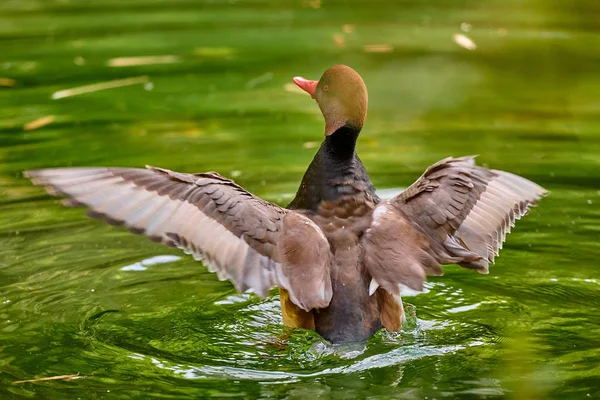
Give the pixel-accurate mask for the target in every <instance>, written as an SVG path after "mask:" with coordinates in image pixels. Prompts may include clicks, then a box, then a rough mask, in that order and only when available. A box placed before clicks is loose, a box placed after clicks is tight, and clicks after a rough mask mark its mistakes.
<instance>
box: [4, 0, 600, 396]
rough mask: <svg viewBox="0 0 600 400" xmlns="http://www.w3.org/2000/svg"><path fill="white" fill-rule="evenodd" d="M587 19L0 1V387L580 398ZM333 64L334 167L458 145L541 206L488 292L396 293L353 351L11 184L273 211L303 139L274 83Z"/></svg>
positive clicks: (307, 123)
mask: <svg viewBox="0 0 600 400" xmlns="http://www.w3.org/2000/svg"><path fill="white" fill-rule="evenodd" d="M599 13H600V9H599V6H598V5H597V4H596V3H595V2H590V1H583V0H577V1H569V2H564V1H558V0H548V1H541V0H520V1H516V0H509V1H495V0H491V1H487V2H481V1H474V0H465V1H417V0H405V1H383V0H380V1H377V2H358V1H350V2H348V1H345V2H341V1H340V2H337V1H326V0H323V1H318V0H311V1H309V0H306V1H304V0H298V1H278V2H267V1H230V2H220V1H191V0H176V1H153V0H130V1H74V0H70V1H67V0H62V1H54V0H45V1H34V0H19V1H11V0H7V1H4V2H2V3H1V4H0V48H1V50H2V51H1V56H0V78H5V79H3V80H0V82H1V83H2V85H3V87H0V104H1V107H0V144H1V147H0V397H2V398H9V399H10V398H15V399H16V398H44V399H64V398H82V399H90V398H105V399H121V398H122V399H125V398H199V397H210V396H216V397H218V396H231V397H234V396H235V397H241V398H291V399H295V398H298V399H302V398H340V399H342V398H393V397H402V398H409V399H410V398H414V399H422V398H517V399H525V398H527V399H534V398H537V399H547V398H555V399H570V398H573V399H576V398H600V384H599V383H598V382H600V368H599V366H598V365H599V362H598V361H599V360H600V339H599V338H600V311H599V307H598V304H600V275H599V268H598V259H597V258H598V256H599V255H600V245H599V244H598V243H599V241H600V228H599V222H600V210H599V208H598V204H600V96H598V94H599V93H600V83H599V81H598V65H599V64H598V62H599V59H600V53H599V52H598V49H600V27H599V24H598V18H597V16H598V15H599ZM455 34H463V35H466V36H468V37H469V38H470V39H471V40H472V41H473V42H474V43H475V44H476V45H477V49H475V50H471V51H470V50H468V49H465V48H463V47H460V46H459V45H458V44H457V43H456V42H455V41H454V40H453V36H454V35H455ZM149 56H156V57H158V58H150V59H148V58H146V59H139V58H133V59H132V57H149ZM159 56H160V57H159ZM123 58H125V59H123ZM115 59H116V60H115ZM131 60H133V61H131ZM140 60H141V61H140ZM131 63H133V64H137V65H129V66H126V64H131ZM336 63H345V64H349V65H351V66H353V67H354V68H355V69H357V70H358V71H359V72H360V73H361V74H362V75H363V77H364V79H365V81H366V83H367V85H368V88H369V95H370V110H369V117H368V120H367V124H366V125H365V129H364V131H363V133H362V134H361V138H360V142H359V146H358V151H359V154H360V156H361V158H362V159H363V162H364V163H365V165H366V167H367V169H368V170H369V172H370V174H371V176H372V180H373V182H374V183H375V185H376V186H377V187H378V188H380V189H390V188H401V187H406V186H408V185H409V184H410V183H411V182H412V181H414V180H415V179H416V178H417V177H418V176H419V175H420V174H421V173H422V171H423V170H424V169H425V168H426V167H427V166H428V165H430V164H432V163H434V162H435V161H437V160H439V159H441V158H443V157H446V156H448V155H453V156H460V155H465V154H479V155H480V156H479V158H478V162H479V163H480V164H483V165H486V166H490V167H493V168H498V169H505V170H508V171H511V172H515V173H518V174H521V175H523V176H525V177H527V178H529V179H532V180H534V181H536V182H538V183H540V184H542V185H543V186H545V187H546V188H548V189H549V190H550V191H551V196H550V197H548V198H546V199H544V200H543V201H542V202H541V204H540V206H539V207H537V208H535V209H533V210H532V212H531V213H530V215H529V216H528V217H527V218H525V219H524V220H521V221H519V223H518V226H517V228H516V229H514V230H513V233H512V234H511V235H510V236H509V238H508V241H507V243H506V244H505V246H504V250H503V251H502V253H501V257H500V258H498V259H497V264H496V265H494V266H493V267H492V268H491V272H490V274H489V275H488V276H483V275H479V274H476V273H473V272H472V271H467V270H464V269H461V268H459V267H456V266H449V267H447V268H446V274H445V276H443V277H434V278H431V279H430V280H429V282H428V284H427V290H426V291H425V293H423V294H419V295H412V296H406V297H404V300H405V302H406V304H407V307H408V309H409V310H410V318H409V323H408V324H407V325H406V326H405V328H404V329H403V330H402V331H401V332H399V333H395V334H389V333H385V332H380V333H378V334H377V335H376V336H375V337H373V338H372V339H371V340H369V342H368V343H367V344H366V345H365V346H362V347H361V346H358V347H356V348H345V349H338V348H332V347H330V346H328V345H327V344H325V343H323V342H322V341H320V339H319V338H318V337H317V336H316V335H314V334H311V333H309V332H301V331H296V332H292V333H291V335H290V337H289V339H284V340H283V342H282V340H281V339H280V337H281V336H282V335H283V334H286V333H289V332H286V331H285V330H284V328H283V327H282V326H281V317H280V314H279V304H278V299H277V296H276V293H273V296H272V297H270V298H267V299H259V298H257V297H255V296H253V295H250V294H237V293H235V290H234V289H233V288H232V286H231V285H230V284H229V283H227V282H219V281H218V280H217V278H216V276H214V275H212V274H210V273H208V272H207V270H206V269H205V267H204V266H202V265H201V264H199V263H197V262H195V261H193V260H192V259H191V258H190V257H187V256H183V255H181V254H179V253H178V252H177V251H174V250H170V249H166V248H163V247H161V246H159V245H156V244H153V243H151V242H149V241H147V240H146V239H145V238H142V237H136V236H132V235H130V234H128V233H126V232H123V231H121V230H119V229H115V228H112V227H109V226H106V225H104V224H103V223H101V222H98V221H93V220H89V219H87V218H85V217H84V216H83V213H82V211H81V210H77V209H66V208H63V207H60V206H59V205H57V202H56V200H55V199H52V198H50V197H48V196H46V195H45V194H44V193H43V192H42V190H41V189H40V188H36V187H32V186H31V185H30V183H29V182H28V181H27V180H25V179H24V178H23V177H22V175H21V171H23V170H25V169H31V168H41V167H55V166H86V165H87V166H89V165H95V166H104V165H106V166H109V165H112V166H132V167H133V166H136V167H137V166H143V165H145V164H151V165H157V166H162V167H165V168H169V169H174V170H179V171H185V172H199V171H207V170H215V171H218V172H219V173H221V174H223V175H226V176H233V177H235V179H236V181H237V182H239V183H240V184H241V185H243V186H244V187H245V188H247V189H248V190H250V191H252V192H253V193H255V194H257V195H259V196H262V197H263V198H265V199H267V200H270V201H273V202H277V203H279V204H282V205H285V204H287V202H289V201H290V199H291V198H292V197H293V194H294V193H295V190H296V188H297V185H298V183H299V181H300V179H301V177H302V174H303V172H304V170H305V169H306V167H307V165H308V163H309V162H310V160H311V158H312V157H313V155H314V153H315V152H316V148H315V147H316V146H318V143H319V141H320V140H321V139H322V132H323V126H322V121H321V118H320V115H319V112H318V108H317V107H316V105H315V104H314V102H313V101H312V100H310V99H309V98H308V96H306V95H304V94H301V93H297V92H296V91H294V90H293V87H292V88H291V86H290V82H291V81H290V79H291V77H293V76H296V75H303V76H305V77H307V78H309V79H310V78H312V79H317V78H318V77H319V76H320V74H321V73H322V71H323V70H324V69H326V68H327V67H329V66H331V65H333V64H336ZM124 64H125V65H124ZM140 64H142V65H140ZM140 76H147V77H148V78H147V79H146V80H147V82H146V83H145V84H137V85H133V86H128V87H121V88H115V89H110V90H105V91H97V92H93V93H88V94H82V95H79V96H73V97H67V98H62V99H52V97H51V96H52V94H53V93H55V92H57V91H60V90H64V89H69V88H73V87H79V86H83V85H89V84H93V83H98V82H105V81H110V80H114V79H125V78H131V77H140ZM50 115H51V116H53V118H54V120H53V122H51V123H50V124H48V125H46V126H43V127H39V128H38V129H33V130H24V125H25V124H27V123H29V122H31V121H35V120H37V119H39V118H42V117H45V116H50ZM73 374H79V378H78V379H71V380H67V379H59V380H52V381H37V382H29V383H18V384H14V383H13V382H14V381H20V380H28V379H35V378H43V377H52V376H60V375H73Z"/></svg>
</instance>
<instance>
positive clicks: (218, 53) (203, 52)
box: [193, 47, 235, 57]
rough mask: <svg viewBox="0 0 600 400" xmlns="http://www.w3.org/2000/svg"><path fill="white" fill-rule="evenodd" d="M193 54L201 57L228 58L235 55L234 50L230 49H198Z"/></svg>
mask: <svg viewBox="0 0 600 400" xmlns="http://www.w3.org/2000/svg"><path fill="white" fill-rule="evenodd" d="M193 53H194V55H196V56H202V57H229V56H231V55H233V54H234V53H235V50H233V49H232V48H230V47H198V48H196V49H194V52H193Z"/></svg>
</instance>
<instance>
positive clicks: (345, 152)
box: [321, 126, 360, 162]
mask: <svg viewBox="0 0 600 400" xmlns="http://www.w3.org/2000/svg"><path fill="white" fill-rule="evenodd" d="M359 133H360V130H357V129H355V128H352V127H349V126H343V127H341V128H340V129H338V130H337V131H335V132H333V133H332V134H331V135H329V136H327V137H326V138H325V141H324V142H323V145H322V147H321V150H323V151H325V153H326V156H328V158H329V157H330V158H332V159H333V160H335V161H338V162H339V161H349V160H352V159H353V158H354V155H355V152H354V150H355V148H356V139H358V134H359ZM333 160H332V161H333Z"/></svg>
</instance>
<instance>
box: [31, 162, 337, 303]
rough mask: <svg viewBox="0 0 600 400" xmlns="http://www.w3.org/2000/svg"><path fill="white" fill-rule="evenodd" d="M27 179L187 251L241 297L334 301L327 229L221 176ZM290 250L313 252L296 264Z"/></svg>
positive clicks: (109, 173) (113, 173) (104, 173)
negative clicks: (272, 294) (276, 290)
mask: <svg viewBox="0 0 600 400" xmlns="http://www.w3.org/2000/svg"><path fill="white" fill-rule="evenodd" d="M26 176H28V177H29V178H31V180H32V181H33V183H34V184H36V185H41V186H44V187H46V190H47V191H48V192H49V193H50V194H53V195H56V196H61V197H66V199H65V200H63V203H64V204H65V205H68V206H86V207H88V208H89V209H90V210H89V211H88V215H89V216H91V217H94V218H99V219H103V220H105V221H107V222H109V223H111V224H113V225H124V226H126V227H127V228H128V229H129V230H130V231H131V232H133V233H137V234H144V235H146V236H148V237H149V238H150V239H152V240H153V241H156V242H161V243H163V244H166V245H170V246H176V247H179V248H181V249H183V250H184V251H185V252H186V253H189V254H191V255H192V256H193V257H194V258H195V259H198V260H203V261H204V262H205V263H206V264H207V267H208V268H209V270H210V271H213V272H216V273H217V275H218V277H219V279H222V280H224V279H229V280H231V282H232V283H233V284H234V285H235V287H236V288H237V289H238V290H239V291H245V290H246V289H248V288H252V289H253V290H254V291H255V292H256V293H257V294H259V295H261V296H265V295H266V294H267V292H268V290H269V289H270V288H271V287H273V286H280V287H282V288H283V289H285V290H286V291H288V292H289V297H290V299H291V300H292V301H293V302H294V303H295V304H296V305H298V306H299V307H302V308H303V309H305V310H307V311H308V310H310V309H313V308H317V307H325V306H327V305H328V304H329V301H330V300H331V296H332V293H331V281H330V277H329V273H330V270H329V263H330V259H329V245H328V242H327V240H326V239H325V237H324V236H323V234H322V232H321V231H320V229H319V228H318V227H317V226H316V225H314V224H312V221H310V220H309V219H308V218H307V217H305V216H303V215H301V214H299V213H298V212H296V211H291V210H286V209H283V208H281V207H279V206H277V205H274V204H272V203H269V202H266V201H264V200H262V199H260V198H258V197H256V196H254V195H252V194H250V193H248V192H247V191H245V190H244V189H243V188H241V187H240V186H239V185H237V184H236V183H234V182H233V181H231V180H229V179H226V178H224V177H222V176H220V175H219V174H217V173H214V172H209V173H200V174H182V173H178V172H174V171H169V170H166V169H162V168H154V167H147V168H146V169H134V168H57V169H44V170H36V171H27V172H26ZM307 221H308V222H307ZM309 222H310V223H309ZM290 244H291V245H293V246H304V245H308V246H312V247H311V248H310V251H308V252H307V254H305V255H304V257H303V258H301V259H295V258H293V257H290V256H289V254H290V251H293V249H292V248H290ZM325 250H326V251H325Z"/></svg>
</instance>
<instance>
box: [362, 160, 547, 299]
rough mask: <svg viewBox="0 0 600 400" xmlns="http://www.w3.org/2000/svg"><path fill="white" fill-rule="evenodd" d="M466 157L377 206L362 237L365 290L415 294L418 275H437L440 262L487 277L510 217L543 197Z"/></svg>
mask: <svg viewBox="0 0 600 400" xmlns="http://www.w3.org/2000/svg"><path fill="white" fill-rule="evenodd" d="M473 159H474V157H461V158H446V159H444V160H442V161H440V162H438V163H436V164H434V165H432V166H431V167H429V168H428V169H427V170H426V171H425V173H424V174H423V175H422V176H421V177H420V178H419V179H418V180H417V181H416V182H415V183H414V184H413V185H411V186H410V187H409V188H407V189H406V190H405V191H404V192H402V193H400V194H399V195H397V196H396V197H394V198H393V199H391V200H389V201H384V202H381V203H380V204H378V206H377V207H376V208H375V210H374V213H373V221H372V224H371V227H370V228H369V230H368V231H367V234H366V235H365V236H366V238H365V241H366V242H365V243H366V245H365V246H366V248H367V250H366V253H367V254H368V256H367V258H366V259H367V268H368V269H369V272H370V273H371V275H372V277H373V279H374V282H373V283H372V285H371V286H372V291H374V290H375V289H376V288H377V287H378V286H379V285H381V286H382V287H384V288H385V289H386V290H388V291H390V292H392V293H397V291H398V284H404V285H407V286H409V287H411V288H413V289H416V290H421V289H422V285H423V281H424V279H425V274H430V275H440V274H442V272H443V271H442V269H441V267H440V264H459V265H461V266H463V267H465V268H471V269H475V270H477V271H479V272H481V273H487V272H488V265H489V264H491V263H493V262H494V257H496V256H497V255H498V252H499V250H500V249H501V248H502V243H503V242H504V240H505V239H506V234H507V233H510V229H511V228H512V227H513V226H514V223H515V220H517V219H519V218H521V217H522V216H523V215H525V214H526V213H527V210H528V208H529V207H530V206H531V205H533V204H535V202H536V201H537V200H538V199H540V197H542V196H543V195H545V194H546V193H547V192H546V190H545V189H543V188H542V187H540V186H539V185H537V184H535V183H533V182H531V181H529V180H527V179H525V178H522V177H520V176H517V175H514V174H511V173H508V172H504V171H497V170H489V169H486V168H482V167H478V166H476V165H475V162H474V160H473ZM385 238H388V239H387V240H388V242H387V244H384V243H386V242H384V241H385V240H386V239H385ZM382 239H383V240H382Z"/></svg>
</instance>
